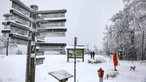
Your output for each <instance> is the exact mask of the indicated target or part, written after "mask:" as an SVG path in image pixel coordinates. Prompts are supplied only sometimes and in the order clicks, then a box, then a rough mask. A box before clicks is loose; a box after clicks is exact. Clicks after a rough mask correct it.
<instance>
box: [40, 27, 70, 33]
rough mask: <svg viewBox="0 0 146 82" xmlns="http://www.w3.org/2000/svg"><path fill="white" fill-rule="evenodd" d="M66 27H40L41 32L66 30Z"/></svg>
mask: <svg viewBox="0 0 146 82" xmlns="http://www.w3.org/2000/svg"><path fill="white" fill-rule="evenodd" d="M66 31H67V29H66V28H46V29H38V32H39V33H42V32H66Z"/></svg>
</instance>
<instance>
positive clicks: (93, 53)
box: [92, 51, 95, 59]
mask: <svg viewBox="0 0 146 82" xmlns="http://www.w3.org/2000/svg"><path fill="white" fill-rule="evenodd" d="M92 55H93V59H94V58H95V52H94V51H93V52H92Z"/></svg>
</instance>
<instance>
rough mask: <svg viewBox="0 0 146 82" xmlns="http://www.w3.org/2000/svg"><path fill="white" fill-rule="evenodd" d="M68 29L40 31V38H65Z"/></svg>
mask: <svg viewBox="0 0 146 82" xmlns="http://www.w3.org/2000/svg"><path fill="white" fill-rule="evenodd" d="M66 31H67V29H66V28H48V29H38V32H39V36H47V37H64V36H65V32H66Z"/></svg>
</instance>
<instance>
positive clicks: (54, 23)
mask: <svg viewBox="0 0 146 82" xmlns="http://www.w3.org/2000/svg"><path fill="white" fill-rule="evenodd" d="M65 22H66V19H57V20H56V19H52V20H40V21H38V23H40V28H47V27H64V26H65Z"/></svg>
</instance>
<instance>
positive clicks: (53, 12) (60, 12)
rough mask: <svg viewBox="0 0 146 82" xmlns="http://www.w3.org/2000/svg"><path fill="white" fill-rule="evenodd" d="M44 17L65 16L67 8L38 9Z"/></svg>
mask: <svg viewBox="0 0 146 82" xmlns="http://www.w3.org/2000/svg"><path fill="white" fill-rule="evenodd" d="M37 13H38V14H39V15H40V16H41V17H42V18H58V17H65V13H66V10H65V9H62V10H48V11H38V12H37Z"/></svg>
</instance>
